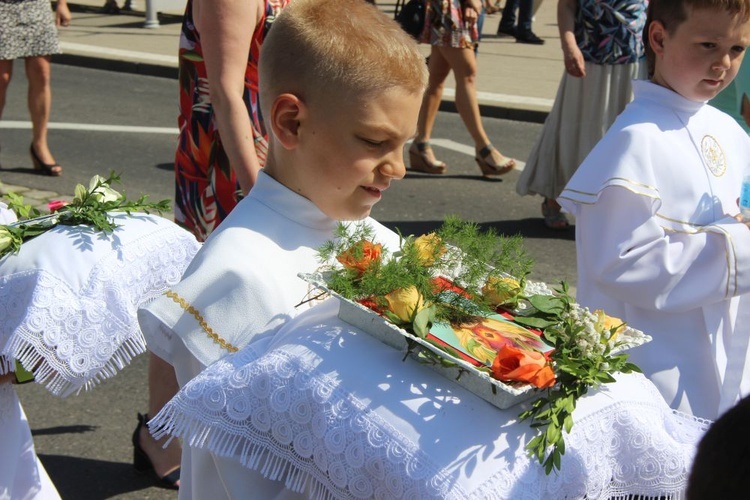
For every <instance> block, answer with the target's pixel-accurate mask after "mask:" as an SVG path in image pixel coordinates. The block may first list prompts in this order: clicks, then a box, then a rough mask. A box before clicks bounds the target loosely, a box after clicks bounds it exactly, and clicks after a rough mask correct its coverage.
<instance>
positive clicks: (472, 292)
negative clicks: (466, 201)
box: [302, 217, 650, 473]
mask: <svg viewBox="0 0 750 500" xmlns="http://www.w3.org/2000/svg"><path fill="white" fill-rule="evenodd" d="M373 234H374V232H373V230H372V229H371V228H370V227H369V226H367V225H366V224H362V223H358V224H352V225H349V226H347V225H344V224H341V225H340V226H339V229H338V232H337V235H336V238H335V239H334V240H332V241H329V242H328V243H327V244H326V245H324V246H323V247H322V248H321V249H320V252H319V257H320V260H321V262H322V265H321V268H320V269H319V271H318V273H316V274H314V275H303V276H302V277H303V278H304V279H307V280H308V281H310V282H311V283H313V284H314V285H315V286H316V287H318V288H320V289H322V290H323V291H324V292H325V293H332V294H334V295H336V296H338V297H339V299H340V300H341V308H340V313H339V316H340V317H341V318H342V319H343V320H344V321H347V322H350V323H352V324H354V325H355V326H358V327H360V328H362V329H363V330H364V331H366V332H367V333H369V334H371V335H373V336H375V337H377V338H379V339H380V340H381V341H383V342H385V343H387V344H389V345H391V346H393V347H395V348H398V349H402V350H405V351H406V352H407V356H408V355H410V356H411V357H414V358H417V359H418V360H420V361H422V362H424V363H426V364H428V365H429V366H431V367H433V368H435V369H436V370H438V371H440V372H441V373H442V374H443V375H445V376H447V377H450V378H452V379H454V380H455V381H456V382H457V383H459V384H460V385H462V386H463V387H465V388H467V389H468V390H470V391H472V392H474V393H475V394H477V395H478V396H480V397H482V398H484V399H485V400H487V401H488V402H490V403H492V404H494V405H495V406H498V407H500V408H508V407H510V406H512V405H514V404H518V403H521V402H523V401H525V400H528V399H531V398H535V399H534V401H533V402H531V403H530V404H529V405H528V406H526V407H525V408H524V409H523V411H522V412H521V414H520V419H521V420H526V419H529V420H530V422H531V427H533V428H535V429H537V430H538V433H537V435H536V436H535V437H534V438H533V439H532V440H531V441H530V442H529V443H528V444H527V449H528V450H529V452H530V453H531V454H532V455H533V456H535V457H536V458H537V459H538V460H539V462H540V463H542V464H543V465H544V467H545V470H546V472H547V473H549V472H551V471H552V470H553V469H559V468H560V459H561V456H562V454H563V453H564V452H565V442H564V432H563V431H565V432H570V429H571V428H572V426H573V418H572V413H573V411H574V410H575V406H576V401H577V400H578V398H580V397H581V396H583V395H584V394H586V392H587V391H588V390H589V388H592V387H597V386H599V385H600V384H604V383H608V382H613V381H614V380H615V379H614V377H613V375H612V374H614V373H617V372H622V373H628V372H633V371H639V369H638V367H637V366H635V365H634V364H632V363H630V362H628V361H627V355H626V354H623V353H622V352H621V351H623V350H625V349H628V348H631V347H634V346H637V345H640V344H643V343H645V342H647V341H649V340H650V337H648V336H647V335H645V334H643V333H642V332H640V331H638V330H635V329H633V328H630V327H628V326H627V325H625V324H623V322H622V321H620V320H618V319H617V318H613V317H610V316H607V315H606V314H605V313H604V312H603V311H593V312H592V311H589V310H588V309H586V308H583V307H581V306H579V305H578V304H577V303H576V302H575V300H574V299H573V298H572V297H571V296H570V294H569V291H568V288H567V285H566V284H565V283H562V284H561V286H560V287H559V289H556V290H551V289H550V288H549V287H547V286H546V285H545V284H543V283H534V282H531V281H528V280H527V279H526V277H527V276H528V274H529V273H530V272H531V267H532V261H531V259H530V258H529V257H528V255H527V254H526V252H525V250H524V249H523V241H522V239H521V238H520V237H519V236H512V237H505V236H497V235H496V234H495V233H494V232H492V231H490V232H482V231H480V230H479V227H478V225H476V224H474V223H469V222H464V221H461V220H459V219H457V218H452V217H451V218H448V219H446V221H445V223H444V224H443V226H442V227H441V228H440V229H439V230H438V231H436V232H434V233H430V234H428V235H424V236H420V237H417V238H415V237H412V236H409V237H401V239H400V242H399V248H398V249H394V251H392V252H389V251H388V249H386V248H384V247H383V245H382V244H381V243H378V242H376V241H374V237H373Z"/></svg>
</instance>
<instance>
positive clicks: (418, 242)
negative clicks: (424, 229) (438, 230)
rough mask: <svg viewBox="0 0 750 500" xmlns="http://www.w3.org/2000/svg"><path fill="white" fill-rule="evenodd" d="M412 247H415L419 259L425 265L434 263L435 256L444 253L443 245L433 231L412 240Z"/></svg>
mask: <svg viewBox="0 0 750 500" xmlns="http://www.w3.org/2000/svg"><path fill="white" fill-rule="evenodd" d="M414 247H415V248H416V249H417V254H418V255H419V260H420V261H421V262H422V263H423V264H424V265H425V266H431V265H433V264H434V263H435V258H436V257H440V256H441V255H443V254H444V253H445V245H444V244H443V240H441V239H440V236H438V235H437V234H435V233H429V234H423V235H422V236H420V237H418V238H416V239H415V240H414Z"/></svg>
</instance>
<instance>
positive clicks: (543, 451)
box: [516, 283, 640, 474]
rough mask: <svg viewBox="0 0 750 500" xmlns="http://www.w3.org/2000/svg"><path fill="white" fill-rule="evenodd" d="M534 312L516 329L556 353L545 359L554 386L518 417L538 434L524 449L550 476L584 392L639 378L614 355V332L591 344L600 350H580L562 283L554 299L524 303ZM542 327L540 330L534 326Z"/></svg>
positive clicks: (624, 357)
mask: <svg viewBox="0 0 750 500" xmlns="http://www.w3.org/2000/svg"><path fill="white" fill-rule="evenodd" d="M528 301H529V303H530V304H531V305H532V306H533V308H534V311H532V312H530V313H529V314H532V316H528V317H516V321H517V322H518V323H522V324H526V325H530V326H535V327H539V328H541V329H542V330H543V335H544V338H545V339H546V340H547V341H548V342H549V343H551V344H552V345H553V346H554V347H555V350H554V351H553V352H552V353H551V355H550V358H551V360H552V362H553V364H554V369H555V375H556V377H557V384H556V385H555V386H554V387H552V388H550V389H547V390H546V394H545V395H544V396H542V397H540V398H539V399H537V400H535V401H534V402H533V403H532V404H531V408H530V409H528V410H526V411H524V412H523V413H521V414H520V415H519V418H520V419H521V420H526V419H529V420H530V421H531V424H530V425H531V427H532V428H535V429H538V431H539V433H538V434H537V436H536V437H534V438H533V439H532V440H531V441H529V443H528V444H527V445H526V449H527V450H528V451H529V454H530V455H531V456H533V457H535V458H537V459H538V460H539V463H541V464H542V465H543V466H544V470H545V472H546V473H547V474H549V473H550V472H551V471H552V470H559V469H560V462H561V459H562V455H563V454H565V440H564V434H568V433H570V430H571V428H572V427H573V411H574V410H575V408H576V402H577V401H578V399H579V398H580V397H582V396H583V395H585V394H586V393H587V392H588V391H589V389H591V388H597V387H599V386H600V385H601V384H606V383H610V382H614V381H615V378H614V377H613V375H612V374H614V373H618V372H619V373H631V372H640V369H639V368H638V366H636V365H635V364H633V363H630V362H628V361H627V359H628V356H627V354H616V355H613V354H612V353H611V351H612V345H611V343H610V342H609V338H610V337H611V335H612V334H613V333H614V330H616V328H613V329H612V330H613V331H602V332H601V333H600V335H599V338H598V339H596V340H597V341H598V342H599V343H600V344H601V346H597V347H600V348H585V347H582V345H581V344H580V343H579V339H580V335H581V332H582V330H583V329H584V328H585V325H584V324H581V322H580V321H579V320H578V319H577V317H576V315H574V314H570V313H571V312H572V311H573V309H574V308H576V307H577V305H576V304H575V302H574V300H573V298H572V297H571V296H570V295H569V293H568V287H567V284H565V283H563V284H562V287H561V289H558V290H556V294H555V295H536V296H532V297H529V298H528ZM542 323H543V326H537V325H540V324H542Z"/></svg>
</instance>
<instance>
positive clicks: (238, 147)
mask: <svg viewBox="0 0 750 500" xmlns="http://www.w3.org/2000/svg"><path fill="white" fill-rule="evenodd" d="M289 1H290V0H265V1H264V0H252V1H248V2H246V5H244V6H243V9H242V12H240V13H234V14H231V17H225V18H224V19H232V25H233V27H232V28H233V29H231V30H230V29H229V27H228V26H226V25H225V24H222V25H221V26H218V25H210V23H211V20H210V19H209V17H212V18H218V16H216V15H215V14H214V15H211V16H208V15H207V14H209V13H208V12H201V11H200V9H206V10H210V9H213V8H217V9H221V8H222V7H221V5H222V2H211V3H205V6H204V3H203V2H200V1H193V0H190V1H188V4H187V8H186V10H185V17H184V21H183V24H182V35H181V37H180V62H179V65H180V116H179V128H180V137H179V144H178V147H177V153H176V156H175V180H176V193H175V221H176V222H178V223H179V224H182V225H184V226H185V227H187V228H188V229H189V230H190V231H192V232H193V233H194V234H195V236H196V237H197V238H198V239H199V240H205V239H206V238H207V237H208V235H209V234H210V233H211V232H212V231H213V230H214V229H215V228H216V226H218V225H219V223H220V222H221V221H222V220H224V218H225V217H226V216H227V215H228V214H229V212H230V211H231V210H232V208H234V206H235V205H236V204H237V202H238V201H239V199H241V197H242V195H244V194H246V193H247V192H248V191H249V190H250V188H251V187H252V186H253V184H254V182H255V178H256V176H257V175H258V171H259V170H260V169H261V168H262V166H263V164H264V163H265V159H266V149H267V142H266V131H265V129H264V128H263V124H262V118H261V116H260V107H259V105H258V93H257V92H258V55H259V53H260V47H261V44H262V43H263V39H264V38H265V35H266V33H267V32H268V29H269V28H270V27H271V24H272V23H273V20H274V19H275V17H276V15H277V14H278V13H279V12H280V11H281V9H282V8H283V7H284V6H285V5H286V4H287V3H289ZM224 10H226V9H224ZM240 20H241V22H240ZM224 22H226V21H224ZM247 26H255V29H254V30H252V31H250V30H248V29H247ZM207 62H208V64H207ZM209 82H210V83H209ZM220 131H223V132H220Z"/></svg>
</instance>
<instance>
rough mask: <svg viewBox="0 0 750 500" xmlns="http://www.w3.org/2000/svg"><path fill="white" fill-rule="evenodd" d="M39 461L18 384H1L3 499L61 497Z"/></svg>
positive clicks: (0, 486)
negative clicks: (22, 405)
mask: <svg viewBox="0 0 750 500" xmlns="http://www.w3.org/2000/svg"><path fill="white" fill-rule="evenodd" d="M59 498H60V495H58V494H57V490H56V489H55V486H54V485H53V484H52V481H51V480H50V478H49V476H48V475H47V471H45V470H44V466H43V465H42V463H41V462H40V461H39V457H37V456H36V451H35V450H34V441H33V440H32V438H31V429H29V422H28V420H26V415H25V414H24V412H23V408H22V407H21V402H20V401H19V400H18V395H17V394H16V391H15V388H14V387H13V386H11V385H10V384H7V383H3V384H0V499H2V500H5V499H11V500H54V499H59Z"/></svg>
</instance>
